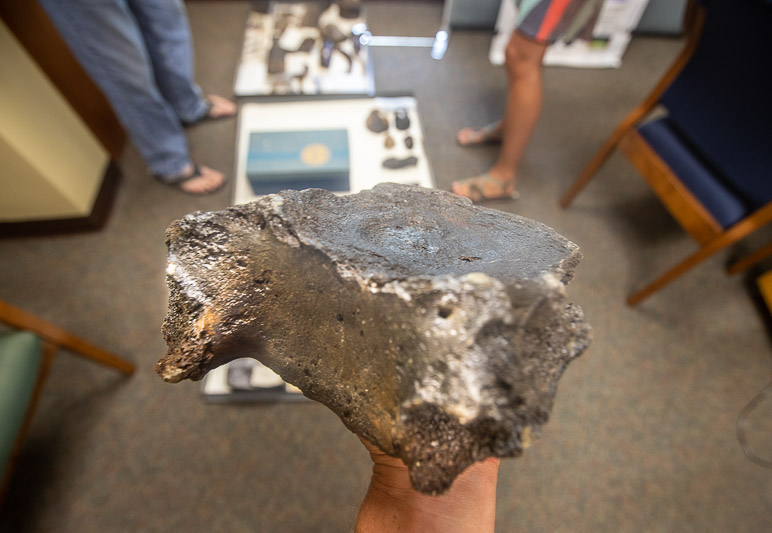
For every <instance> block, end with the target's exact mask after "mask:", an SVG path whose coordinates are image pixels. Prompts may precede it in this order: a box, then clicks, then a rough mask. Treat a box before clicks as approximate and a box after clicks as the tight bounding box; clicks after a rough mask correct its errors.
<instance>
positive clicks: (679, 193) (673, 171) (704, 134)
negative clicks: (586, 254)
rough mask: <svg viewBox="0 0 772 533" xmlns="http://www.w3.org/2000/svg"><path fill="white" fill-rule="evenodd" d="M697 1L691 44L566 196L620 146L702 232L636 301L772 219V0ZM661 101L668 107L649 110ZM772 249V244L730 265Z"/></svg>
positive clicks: (736, 268)
mask: <svg viewBox="0 0 772 533" xmlns="http://www.w3.org/2000/svg"><path fill="white" fill-rule="evenodd" d="M698 4H699V5H698V7H697V8H696V9H695V10H693V11H691V13H690V17H691V21H692V23H691V25H690V26H691V27H690V28H689V31H688V36H687V44H686V46H685V48H684V50H683V52H682V53H681V54H680V55H679V56H678V58H677V59H676V60H675V62H674V63H673V65H672V66H671V67H670V68H669V69H668V71H667V72H666V73H665V75H664V76H663V78H662V79H661V80H660V81H659V83H658V84H657V85H656V86H655V88H654V89H653V90H652V92H651V93H650V94H649V95H648V97H647V98H646V99H645V100H644V101H643V102H642V103H641V104H640V105H639V106H638V107H636V108H635V109H634V110H633V111H632V112H631V113H630V114H629V115H628V116H627V117H626V118H625V119H624V120H623V121H622V122H621V123H620V124H619V125H618V126H617V128H616V130H615V131H614V132H613V133H612V134H611V136H610V137H609V138H608V140H607V141H606V142H605V143H604V145H603V146H602V147H601V149H600V150H599V151H598V152H597V153H596V154H595V156H594V157H593V158H592V159H591V160H590V162H589V163H588V165H587V166H586V167H585V169H584V170H583V171H582V173H581V174H580V176H579V177H578V178H577V180H576V181H575V182H574V183H573V184H572V185H571V187H570V188H569V189H568V190H567V192H566V193H565V194H564V196H563V197H562V199H561V201H560V205H561V206H562V207H564V208H565V207H568V206H569V205H570V204H571V202H572V201H573V200H574V198H575V197H576V195H577V194H578V193H579V191H581V190H582V189H583V188H584V186H585V185H587V183H588V182H589V181H590V180H591V179H592V177H593V176H594V175H595V173H596V172H597V171H598V169H599V168H600V166H601V165H602V164H603V163H604V162H605V161H606V160H607V159H608V157H609V156H610V155H611V154H612V153H613V151H614V150H615V149H616V148H617V147H618V148H620V149H621V151H622V152H623V153H624V154H625V155H626V156H627V157H628V158H629V159H630V161H631V162H632V164H633V166H635V167H636V169H637V170H638V171H639V172H640V173H641V174H642V175H643V177H644V179H645V180H646V182H647V183H648V184H649V185H650V186H651V188H652V189H653V191H654V193H655V194H656V195H657V196H658V197H659V199H660V201H661V202H662V203H663V204H664V206H665V207H666V208H667V209H668V211H669V212H670V213H671V214H672V215H673V217H674V218H675V219H676V221H678V223H679V224H680V225H681V226H682V227H683V228H684V230H686V231H687V232H688V233H689V234H691V235H692V237H693V238H694V239H695V240H696V241H697V243H698V244H699V248H698V250H697V251H696V252H694V253H693V254H692V255H690V256H689V257H687V258H686V259H684V260H683V261H682V262H681V263H679V264H677V265H676V266H674V267H673V268H671V269H670V270H668V271H667V272H665V273H664V274H662V275H661V276H660V277H659V278H657V279H656V280H654V281H653V282H652V283H650V284H649V285H647V286H646V287H644V288H643V289H641V290H639V291H638V292H636V293H634V294H632V295H631V296H630V297H629V298H628V299H627V303H628V304H629V305H630V306H634V305H636V304H638V303H639V302H641V301H642V300H643V299H644V298H646V297H648V296H650V295H651V294H652V293H654V292H656V291H657V290H659V289H661V288H662V287H664V286H665V285H667V284H668V283H670V282H671V281H673V280H674V279H676V278H677V277H679V276H681V275H682V274H684V273H685V272H687V271H688V270H690V269H691V268H692V267H694V266H695V265H697V264H699V263H700V262H701V261H703V260H705V259H706V258H708V257H710V256H711V255H713V254H714V253H716V252H718V251H719V250H721V249H723V248H725V247H727V246H729V245H731V244H733V243H735V242H737V241H739V240H740V239H743V238H744V237H746V236H747V235H749V234H750V233H752V232H754V231H756V230H757V229H759V228H761V227H762V226H764V225H766V224H767V223H769V222H770V221H772V96H771V95H772V69H770V67H769V57H770V54H772V39H770V37H769V36H770V28H772V2H770V1H769V0H704V1H703V2H699V3H698ZM657 107H662V108H664V109H665V111H666V112H667V113H666V115H665V116H664V117H663V118H659V119H655V120H647V119H648V117H649V116H650V114H651V112H652V111H653V110H654V109H655V108H657ZM770 254H772V244H770V245H769V246H765V247H764V248H762V249H761V250H758V251H757V252H755V253H753V254H751V255H750V256H748V257H745V258H743V259H741V260H739V261H736V262H734V263H733V264H731V265H730V266H729V267H728V269H727V270H728V272H729V273H737V272H740V271H742V270H744V269H746V268H748V267H750V266H752V265H753V264H755V263H757V262H759V261H761V260H762V259H764V258H765V257H767V256H769V255H770Z"/></svg>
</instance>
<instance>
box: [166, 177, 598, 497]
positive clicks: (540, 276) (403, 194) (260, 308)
mask: <svg viewBox="0 0 772 533" xmlns="http://www.w3.org/2000/svg"><path fill="white" fill-rule="evenodd" d="M166 238H167V244H168V247H169V263H168V269H167V274H168V283H169V287H170V289H171V295H170V299H169V314H168V316H167V318H166V321H165V323H164V327H163V332H164V335H165V337H166V341H167V343H168V347H169V350H168V353H167V355H166V356H165V357H164V358H163V359H162V360H161V361H160V362H159V363H158V365H157V367H156V370H157V371H158V372H159V373H160V374H161V376H163V378H164V379H165V380H166V381H171V382H177V381H180V380H182V379H186V378H189V379H194V380H197V379H200V378H202V377H203V376H204V375H205V374H206V372H207V371H209V370H211V369H212V368H215V367H217V366H219V365H222V364H223V363H226V362H228V361H231V360H233V359H236V358H239V357H254V358H257V359H259V360H260V361H262V362H263V363H264V364H265V365H267V366H269V367H270V368H272V369H273V370H274V371H276V372H277V373H278V374H279V375H280V376H281V377H282V378H284V379H285V380H286V381H288V382H289V383H292V384H294V385H296V386H297V387H299V388H300V389H301V390H302V391H303V392H304V394H305V395H306V396H308V397H309V398H312V399H314V400H318V401H319V402H321V403H323V404H325V405H326V406H327V407H329V408H330V409H332V410H333V411H334V412H335V413H336V414H337V415H338V416H339V417H340V418H341V420H342V421H343V423H344V424H345V425H346V426H347V427H348V428H349V429H350V430H351V431H353V432H354V433H356V434H357V435H359V436H361V437H363V438H365V439H367V440H368V441H370V442H371V443H373V444H375V445H376V446H378V447H379V448H380V449H381V450H383V451H384V452H386V453H387V454H390V455H393V456H395V457H399V458H401V459H402V460H403V461H404V462H405V464H406V465H407V466H408V468H409V471H410V479H411V482H412V484H413V487H415V488H416V489H417V490H419V491H421V492H424V493H430V494H437V493H441V492H443V491H445V490H446V489H447V488H448V487H449V486H450V484H451V483H452V482H453V479H454V478H455V477H456V476H457V475H458V474H459V473H461V472H462V471H463V470H464V469H465V468H466V467H467V466H469V465H470V464H472V463H473V462H475V461H481V460H483V459H485V458H486V457H491V456H496V457H515V456H519V455H520V454H521V453H522V452H523V449H524V447H525V446H526V445H527V444H528V442H530V436H531V434H532V432H534V433H535V432H536V431H537V430H538V429H539V428H540V427H541V426H542V425H543V424H544V423H545V422H546V421H547V419H548V417H549V413H550V410H551V408H552V402H553V399H554V396H555V390H556V387H557V381H558V379H559V378H560V376H561V374H562V373H563V370H564V369H565V367H566V365H567V364H568V362H569V361H571V359H573V358H575V357H577V356H578V355H580V354H581V353H582V352H583V351H584V349H585V348H586V346H587V344H588V342H589V340H588V339H589V327H588V326H587V324H586V323H585V321H584V317H583V313H582V311H581V309H580V308H579V307H577V306H576V305H573V304H571V303H567V301H566V296H565V285H566V284H567V283H568V281H569V280H570V279H571V277H572V275H573V272H574V268H575V266H576V264H577V263H578V262H579V260H580V258H581V254H580V252H579V248H578V247H577V246H576V245H575V244H573V243H571V242H569V241H567V240H566V239H564V238H563V237H561V236H560V235H558V234H557V233H556V232H555V231H554V230H552V229H550V228H549V227H547V226H545V225H543V224H540V223H538V222H535V221H533V220H529V219H525V218H522V217H518V216H516V215H510V214H507V213H503V212H501V211H495V210H491V209H485V208H482V207H476V206H474V205H472V204H471V202H469V201H468V200H466V199H464V198H461V197H458V196H455V195H452V194H450V193H446V192H442V191H438V190H428V189H422V188H420V187H414V186H406V185H395V184H383V185H378V186H376V187H375V188H374V189H372V190H370V191H364V192H361V193H359V194H356V195H350V196H340V197H339V196H335V195H333V194H331V193H329V192H327V191H323V190H319V189H310V190H306V191H299V192H298V191H284V192H281V193H279V194H275V195H270V196H266V197H263V198H262V199H260V200H258V201H256V202H254V203H251V204H247V205H242V206H237V207H232V208H229V209H226V210H224V211H219V212H208V213H204V212H200V213H195V214H192V215H188V216H186V217H185V218H183V219H182V220H179V221H177V222H175V223H174V224H172V225H171V226H170V227H169V229H168V230H167V234H166Z"/></svg>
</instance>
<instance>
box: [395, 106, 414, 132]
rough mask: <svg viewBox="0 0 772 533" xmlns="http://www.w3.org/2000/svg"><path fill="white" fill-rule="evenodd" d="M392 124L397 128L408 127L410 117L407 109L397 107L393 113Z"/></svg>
mask: <svg viewBox="0 0 772 533" xmlns="http://www.w3.org/2000/svg"><path fill="white" fill-rule="evenodd" d="M394 125H395V126H397V129H398V130H406V129H408V128H409V127H410V117H409V116H408V114H407V109H398V110H397V111H396V112H395V113H394Z"/></svg>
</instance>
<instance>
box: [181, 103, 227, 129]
mask: <svg viewBox="0 0 772 533" xmlns="http://www.w3.org/2000/svg"><path fill="white" fill-rule="evenodd" d="M213 107H214V102H212V101H211V100H209V99H208V98H207V99H206V111H204V114H203V115H201V117H200V118H197V119H196V120H192V121H190V122H188V121H185V120H183V121H181V122H182V125H183V126H184V127H186V128H189V127H191V126H197V125H198V124H204V123H205V122H215V121H217V120H224V119H226V118H233V117H235V116H236V113H234V114H232V115H219V116H217V117H212V116H210V115H209V112H210V111H212V108H213Z"/></svg>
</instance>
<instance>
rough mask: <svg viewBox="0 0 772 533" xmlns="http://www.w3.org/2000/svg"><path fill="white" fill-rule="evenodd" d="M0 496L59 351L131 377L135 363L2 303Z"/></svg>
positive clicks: (9, 476)
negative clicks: (7, 328) (4, 325)
mask: <svg viewBox="0 0 772 533" xmlns="http://www.w3.org/2000/svg"><path fill="white" fill-rule="evenodd" d="M0 322H2V323H5V324H7V325H9V326H10V327H11V328H12V330H11V331H9V332H6V333H2V334H0V497H2V495H3V493H4V492H5V490H6V488H7V486H8V483H9V481H10V478H11V473H12V470H13V463H14V459H15V457H16V455H17V454H18V453H19V450H20V449H21V446H22V443H23V442H24V437H25V435H26V432H27V429H28V428H29V425H30V423H31V421H32V414H33V412H34V410H35V405H36V403H37V399H38V397H39V396H40V391H41V389H42V387H43V383H44V382H45V379H46V376H47V375H48V370H49V368H50V366H51V364H52V363H53V360H54V358H55V357H56V353H57V352H58V351H59V349H60V348H63V349H65V350H67V351H70V352H72V353H74V354H76V355H79V356H81V357H85V358H87V359H90V360H92V361H95V362H98V363H101V364H104V365H107V366H110V367H112V368H114V369H116V370H118V371H120V372H123V373H124V374H127V375H131V374H132V373H133V372H134V365H133V364H132V363H130V362H128V361H126V360H124V359H121V358H120V357H118V356H117V355H114V354H112V353H110V352H107V351H105V350H103V349H102V348H99V347H97V346H94V345H93V344H90V343H88V342H86V341H84V340H82V339H80V338H78V337H76V336H75V335H73V334H71V333H69V332H68V331H66V330H64V329H62V328H60V327H58V326H55V325H54V324H51V323H50V322H46V321H44V320H41V319H40V318H38V317H36V316H34V315H31V314H29V313H27V312H25V311H22V310H21V309H18V308H16V307H13V306H11V305H8V304H6V303H5V302H2V301H0Z"/></svg>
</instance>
